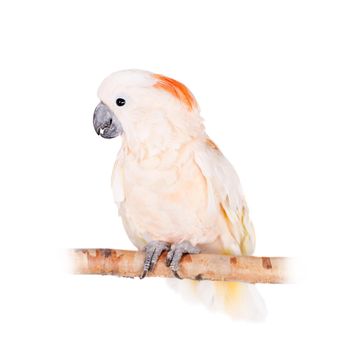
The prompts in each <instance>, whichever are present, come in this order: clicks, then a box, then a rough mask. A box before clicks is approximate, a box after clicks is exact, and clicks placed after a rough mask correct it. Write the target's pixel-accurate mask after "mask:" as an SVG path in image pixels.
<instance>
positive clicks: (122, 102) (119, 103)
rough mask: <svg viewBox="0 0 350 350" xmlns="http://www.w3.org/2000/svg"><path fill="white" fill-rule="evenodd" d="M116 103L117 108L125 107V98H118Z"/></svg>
mask: <svg viewBox="0 0 350 350" xmlns="http://www.w3.org/2000/svg"><path fill="white" fill-rule="evenodd" d="M115 103H116V104H117V106H119V107H121V106H124V105H125V100H124V99H123V98H117V100H116V101H115Z"/></svg>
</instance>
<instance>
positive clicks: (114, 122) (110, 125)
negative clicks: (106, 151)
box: [93, 102, 123, 139]
mask: <svg viewBox="0 0 350 350" xmlns="http://www.w3.org/2000/svg"><path fill="white" fill-rule="evenodd" d="M93 123H94V128H95V131H96V133H97V135H100V136H102V137H103V138H105V139H112V138H113V137H117V136H119V135H121V134H122V133H123V127H122V125H121V124H120V121H119V120H118V118H117V117H116V116H115V114H114V113H113V111H112V110H110V109H109V108H108V106H107V105H105V104H104V103H103V102H100V103H99V104H98V105H97V107H96V108H95V112H94V119H93Z"/></svg>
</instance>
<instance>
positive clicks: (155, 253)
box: [140, 241, 170, 279]
mask: <svg viewBox="0 0 350 350" xmlns="http://www.w3.org/2000/svg"><path fill="white" fill-rule="evenodd" d="M169 248H170V244H169V243H167V242H163V241H151V242H149V243H147V244H146V246H145V247H144V249H143V251H145V252H146V255H145V261H144V263H143V272H142V274H141V276H140V279H142V278H144V277H146V275H147V272H149V271H152V270H153V268H154V266H155V264H156V263H157V261H158V259H159V257H160V256H161V254H162V253H163V251H168V250H169Z"/></svg>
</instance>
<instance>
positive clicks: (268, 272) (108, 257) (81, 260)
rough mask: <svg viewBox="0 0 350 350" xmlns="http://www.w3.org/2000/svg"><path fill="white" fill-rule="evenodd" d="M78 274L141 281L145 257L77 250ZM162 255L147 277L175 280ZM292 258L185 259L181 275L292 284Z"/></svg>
mask: <svg viewBox="0 0 350 350" xmlns="http://www.w3.org/2000/svg"><path fill="white" fill-rule="evenodd" d="M70 256H71V262H72V265H73V266H72V270H73V273H75V274H98V275H116V276H120V277H138V276H140V275H141V272H142V270H143V261H144V253H143V252H138V251H129V250H113V249H74V250H71V251H70ZM165 257H166V254H165V253H163V254H162V256H161V257H160V259H159V261H158V263H157V264H156V266H155V268H154V271H152V272H149V273H148V275H147V276H148V277H166V278H173V277H174V275H173V274H172V272H171V271H170V269H169V268H168V267H167V266H166V265H165ZM290 261H291V259H290V258H281V257H255V256H229V255H215V254H195V255H185V256H184V257H183V258H182V260H181V268H180V271H179V275H180V276H181V277H182V278H185V279H191V280H211V281H241V282H247V283H289V282H291V281H290V276H289V273H288V266H289V265H290Z"/></svg>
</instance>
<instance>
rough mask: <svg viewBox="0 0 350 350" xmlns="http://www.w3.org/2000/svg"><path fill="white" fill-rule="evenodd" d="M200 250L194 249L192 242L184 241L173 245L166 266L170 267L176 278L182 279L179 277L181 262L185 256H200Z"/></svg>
mask: <svg viewBox="0 0 350 350" xmlns="http://www.w3.org/2000/svg"><path fill="white" fill-rule="evenodd" d="M198 253H200V249H199V248H198V247H194V246H193V245H192V244H191V243H190V242H188V241H183V242H181V243H177V244H172V245H171V248H170V251H169V252H168V255H167V258H166V265H167V266H169V267H170V269H171V271H172V272H173V274H174V275H175V277H176V278H179V279H182V278H181V277H180V276H179V273H178V271H179V268H180V260H181V258H182V256H183V255H184V254H198Z"/></svg>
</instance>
